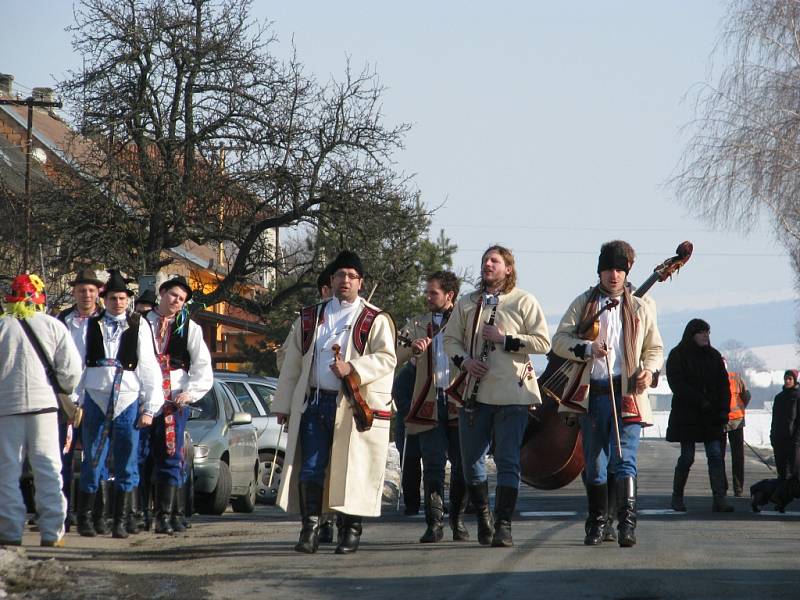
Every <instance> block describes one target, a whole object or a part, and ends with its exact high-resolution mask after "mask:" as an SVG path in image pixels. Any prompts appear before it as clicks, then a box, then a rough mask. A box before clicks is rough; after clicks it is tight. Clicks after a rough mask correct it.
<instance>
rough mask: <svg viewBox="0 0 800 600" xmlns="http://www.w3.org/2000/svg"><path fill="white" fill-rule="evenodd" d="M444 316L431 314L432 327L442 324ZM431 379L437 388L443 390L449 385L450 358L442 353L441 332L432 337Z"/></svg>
mask: <svg viewBox="0 0 800 600" xmlns="http://www.w3.org/2000/svg"><path fill="white" fill-rule="evenodd" d="M443 318H444V315H443V314H442V313H434V314H433V327H434V328H436V327H439V326H440V325H441V324H442V319H443ZM432 346H433V377H434V379H433V380H434V382H435V383H436V387H437V388H445V387H447V386H448V385H450V358H449V357H448V356H447V353H446V352H445V351H444V334H443V333H442V332H439V333H437V334H436V335H435V336H433V341H432Z"/></svg>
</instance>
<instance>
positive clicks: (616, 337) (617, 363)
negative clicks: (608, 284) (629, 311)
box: [587, 296, 622, 381]
mask: <svg viewBox="0 0 800 600" xmlns="http://www.w3.org/2000/svg"><path fill="white" fill-rule="evenodd" d="M608 301H609V298H607V297H605V296H600V300H599V303H598V306H605V305H606V303H607V302H608ZM621 314H622V313H621V312H620V310H619V306H617V307H615V308H612V309H611V310H606V311H603V313H602V314H601V315H600V334H599V336H598V338H599V339H601V340H604V341H605V343H606V346H607V347H608V362H609V364H610V365H611V372H612V373H611V374H612V375H614V376H616V375H620V374H621V373H622V346H621V343H622V318H621ZM587 351H588V353H589V354H591V352H592V348H591V342H589V348H588V349H587ZM591 378H592V379H601V380H603V381H605V380H607V379H608V367H607V366H606V359H605V357H595V358H594V360H593V361H592V375H591Z"/></svg>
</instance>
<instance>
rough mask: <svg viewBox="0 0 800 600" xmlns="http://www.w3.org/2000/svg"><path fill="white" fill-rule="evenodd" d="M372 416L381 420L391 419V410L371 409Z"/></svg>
mask: <svg viewBox="0 0 800 600" xmlns="http://www.w3.org/2000/svg"><path fill="white" fill-rule="evenodd" d="M372 418H373V419H379V420H381V421H391V419H392V411H390V410H373V411H372Z"/></svg>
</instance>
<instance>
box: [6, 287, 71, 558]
mask: <svg viewBox="0 0 800 600" xmlns="http://www.w3.org/2000/svg"><path fill="white" fill-rule="evenodd" d="M11 289H12V293H11V294H10V295H8V296H6V302H7V304H6V306H5V313H4V314H3V317H2V318H0V356H2V357H3V360H2V361H0V546H2V545H14V546H18V545H20V544H21V543H22V531H23V528H24V526H25V503H24V502H23V500H22V494H21V493H20V488H19V478H20V474H21V473H22V460H23V457H24V456H27V457H28V460H29V461H30V464H31V468H32V469H33V480H34V484H35V487H36V506H37V510H38V513H39V521H38V525H39V531H40V532H41V544H42V546H63V545H64V541H63V537H64V519H65V517H66V515H67V501H66V498H64V495H63V494H62V493H61V445H60V444H59V439H58V400H57V398H56V391H55V387H60V388H61V390H62V391H63V392H66V393H67V394H70V393H72V391H73V390H74V389H75V386H76V385H77V384H78V381H79V380H80V376H81V357H80V355H79V354H78V349H77V348H76V347H75V344H74V343H73V341H72V338H70V335H69V333H67V329H66V327H64V325H63V324H62V323H60V322H59V321H58V320H57V319H55V318H53V317H50V316H48V315H45V314H43V313H42V311H43V310H44V306H45V303H44V300H45V296H44V285H43V284H42V281H41V279H39V278H38V277H37V276H36V275H20V276H18V277H17V278H16V279H14V282H13V283H12V286H11ZM25 327H28V328H29V331H30V335H31V336H33V337H35V340H36V341H37V342H38V344H39V347H40V348H41V351H42V353H43V358H44V359H45V361H47V362H48V363H49V367H52V377H53V379H54V381H53V383H51V381H50V380H48V375H47V370H48V367H47V366H45V363H44V362H43V361H42V360H41V358H40V357H39V356H37V354H38V352H37V350H36V348H35V347H34V342H33V338H28V334H26V332H25V329H24V328H25ZM54 384H55V386H54Z"/></svg>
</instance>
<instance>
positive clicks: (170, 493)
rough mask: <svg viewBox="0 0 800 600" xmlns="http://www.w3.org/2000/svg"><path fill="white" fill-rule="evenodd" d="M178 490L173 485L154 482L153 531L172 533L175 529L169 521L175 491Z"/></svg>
mask: <svg viewBox="0 0 800 600" xmlns="http://www.w3.org/2000/svg"><path fill="white" fill-rule="evenodd" d="M177 490H178V488H176V487H175V486H174V485H169V484H168V483H162V482H160V481H159V482H158V484H156V518H155V532H156V533H166V534H167V535H172V534H174V533H175V531H174V530H173V529H172V524H171V523H170V516H171V515H172V505H173V503H174V502H175V492H176V491H177Z"/></svg>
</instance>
